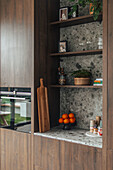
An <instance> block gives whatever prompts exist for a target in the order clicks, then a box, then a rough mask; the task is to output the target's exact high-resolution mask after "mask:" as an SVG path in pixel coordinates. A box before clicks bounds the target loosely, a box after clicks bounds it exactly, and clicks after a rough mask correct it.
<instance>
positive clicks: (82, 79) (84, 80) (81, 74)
mask: <svg viewBox="0 0 113 170" xmlns="http://www.w3.org/2000/svg"><path fill="white" fill-rule="evenodd" d="M72 76H74V84H75V85H76V86H80V85H89V84H90V79H91V72H89V71H87V70H84V69H83V70H77V71H74V72H73V73H72Z"/></svg>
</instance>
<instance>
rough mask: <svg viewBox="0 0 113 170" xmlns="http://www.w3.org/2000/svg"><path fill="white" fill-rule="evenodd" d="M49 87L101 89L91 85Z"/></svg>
mask: <svg viewBox="0 0 113 170" xmlns="http://www.w3.org/2000/svg"><path fill="white" fill-rule="evenodd" d="M50 87H54V88H60V87H62V88H93V89H99V88H102V86H93V85H89V86H88V85H87V86H75V85H50Z"/></svg>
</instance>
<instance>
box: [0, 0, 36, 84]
mask: <svg viewBox="0 0 113 170" xmlns="http://www.w3.org/2000/svg"><path fill="white" fill-rule="evenodd" d="M0 3H1V5H0V11H1V86H3V87H7V86H8V87H31V82H32V64H33V51H34V50H33V48H34V45H33V42H34V37H33V35H34V29H33V27H34V25H33V24H34V23H33V22H34V12H33V10H34V7H33V0H0Z"/></svg>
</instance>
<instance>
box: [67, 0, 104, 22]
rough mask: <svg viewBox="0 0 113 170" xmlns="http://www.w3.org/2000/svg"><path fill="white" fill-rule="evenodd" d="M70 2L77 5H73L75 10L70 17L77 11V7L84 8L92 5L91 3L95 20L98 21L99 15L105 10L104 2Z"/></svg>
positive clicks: (71, 0) (92, 0)
mask: <svg viewBox="0 0 113 170" xmlns="http://www.w3.org/2000/svg"><path fill="white" fill-rule="evenodd" d="M69 1H70V2H75V4H74V5H73V10H72V12H71V13H70V15H71V14H72V13H73V12H75V11H76V10H77V5H78V6H81V7H83V8H84V7H85V6H86V5H90V3H92V7H91V9H90V12H93V18H94V20H97V19H98V16H99V14H100V13H102V10H103V3H102V0H78V1H77V2H76V1H75V0H69Z"/></svg>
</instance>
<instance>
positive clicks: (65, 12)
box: [59, 7, 68, 21]
mask: <svg viewBox="0 0 113 170" xmlns="http://www.w3.org/2000/svg"><path fill="white" fill-rule="evenodd" d="M67 19H68V7H63V8H60V10H59V20H60V21H64V20H67Z"/></svg>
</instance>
